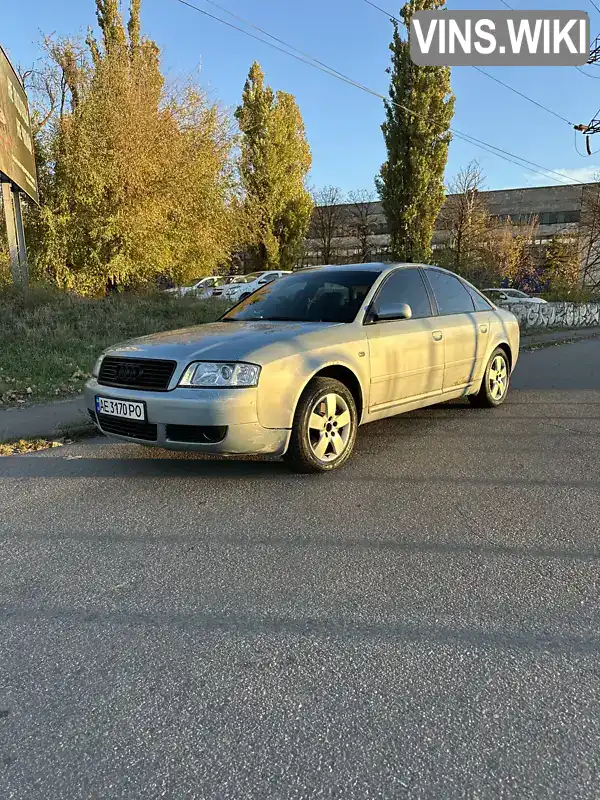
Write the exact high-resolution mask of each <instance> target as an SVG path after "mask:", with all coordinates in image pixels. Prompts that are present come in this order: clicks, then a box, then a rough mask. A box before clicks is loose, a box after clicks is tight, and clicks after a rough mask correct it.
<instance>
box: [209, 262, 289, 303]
mask: <svg viewBox="0 0 600 800" xmlns="http://www.w3.org/2000/svg"><path fill="white" fill-rule="evenodd" d="M289 274H290V271H289V270H281V269H278V270H265V271H264V272H251V273H250V274H249V275H239V276H238V277H237V278H236V279H235V281H234V282H233V283H229V284H227V285H226V286H221V287H219V288H218V289H216V290H215V291H214V292H213V297H222V298H223V299H224V300H229V301H230V302H232V303H237V302H238V301H239V300H243V299H244V298H246V297H248V296H249V295H251V294H252V292H254V291H256V289H260V287H261V286H264V285H265V284H266V283H271V282H272V281H275V280H277V278H281V277H282V276H283V275H289Z"/></svg>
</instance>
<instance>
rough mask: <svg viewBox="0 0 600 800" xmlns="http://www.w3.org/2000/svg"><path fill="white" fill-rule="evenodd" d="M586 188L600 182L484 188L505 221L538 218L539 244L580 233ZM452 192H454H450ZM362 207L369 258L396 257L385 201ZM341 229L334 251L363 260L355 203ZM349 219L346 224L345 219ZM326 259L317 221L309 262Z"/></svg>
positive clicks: (338, 256)
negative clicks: (392, 254) (353, 225)
mask: <svg viewBox="0 0 600 800" xmlns="http://www.w3.org/2000/svg"><path fill="white" fill-rule="evenodd" d="M586 187H589V188H592V189H595V190H596V191H598V190H599V189H600V184H598V183H589V184H584V185H582V184H576V185H565V186H538V187H532V188H524V189H501V190H498V191H490V192H481V197H482V199H484V201H485V203H486V205H487V208H488V211H489V213H490V215H491V217H492V219H496V220H498V221H504V220H506V219H507V218H509V217H510V219H511V221H512V222H513V223H515V224H527V223H529V222H530V221H531V220H532V219H534V218H535V219H537V226H536V229H535V238H534V242H533V243H534V244H537V245H547V244H548V243H549V242H550V241H551V239H552V237H554V236H557V235H560V236H565V235H569V234H572V235H574V236H575V235H576V234H577V231H578V229H579V222H580V218H581V209H582V198H583V194H584V192H585V189H586ZM449 197H452V195H449ZM366 205H368V208H367V207H365V208H363V209H362V218H363V220H365V219H366V220H368V230H369V237H368V244H369V259H370V260H373V261H386V260H389V258H390V253H389V233H388V226H387V222H386V219H385V215H384V213H383V209H382V207H381V203H380V202H373V203H369V204H366ZM338 208H339V211H340V213H339V215H337V219H338V220H339V223H338V225H337V229H336V234H337V235H335V237H334V239H333V241H332V247H331V250H332V251H333V252H334V253H335V260H336V261H339V262H341V263H350V262H352V261H353V260H354V261H356V260H360V259H359V256H361V255H362V253H363V250H364V249H363V248H361V247H360V243H359V242H358V241H357V239H356V237H355V236H352V235H348V231H349V228H350V227H351V224H350V223H351V220H352V215H353V213H356V208H355V206H353V205H352V204H347V205H343V206H339V207H338ZM443 220H444V213H443V211H442V213H441V214H440V216H439V218H438V224H437V226H436V230H435V232H434V236H433V249H434V250H436V249H439V248H440V247H443V246H444V243H445V241H446V240H447V239H448V236H449V231H448V230H445V229H444V227H443V226H444V221H443ZM345 223H346V224H345ZM322 260H323V242H322V239H321V238H320V237H319V236H318V234H317V233H316V226H315V224H314V221H313V225H311V231H310V233H309V236H308V238H307V242H306V248H305V254H304V259H303V265H304V266H309V265H311V264H320V263H322Z"/></svg>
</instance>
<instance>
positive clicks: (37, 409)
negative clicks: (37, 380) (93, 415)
mask: <svg viewBox="0 0 600 800" xmlns="http://www.w3.org/2000/svg"><path fill="white" fill-rule="evenodd" d="M92 428H93V423H92V420H91V419H90V416H89V414H88V412H87V408H86V406H85V403H84V400H83V397H77V398H75V399H73V400H57V401H55V402H52V403H38V404H36V405H32V406H20V407H16V408H3V409H1V410H0V442H6V441H9V440H11V439H34V438H36V437H40V438H44V439H52V438H57V437H59V436H66V435H67V434H76V433H77V434H78V433H87V432H88V431H89V430H91V429H92Z"/></svg>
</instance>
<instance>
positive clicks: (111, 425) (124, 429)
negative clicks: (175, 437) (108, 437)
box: [97, 414, 157, 442]
mask: <svg viewBox="0 0 600 800" xmlns="http://www.w3.org/2000/svg"><path fill="white" fill-rule="evenodd" d="M97 416H98V425H100V427H101V428H102V430H103V431H104V432H105V433H114V434H115V435H116V436H128V437H129V438H130V439H143V440H144V441H146V442H155V441H156V438H157V436H156V425H151V424H150V423H149V422H138V421H137V420H134V419H122V418H121V417H112V416H110V415H109V414H98V415H97Z"/></svg>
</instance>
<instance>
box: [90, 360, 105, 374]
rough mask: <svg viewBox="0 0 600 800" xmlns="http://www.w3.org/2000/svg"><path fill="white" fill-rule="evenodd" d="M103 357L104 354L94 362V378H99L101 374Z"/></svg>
mask: <svg viewBox="0 0 600 800" xmlns="http://www.w3.org/2000/svg"><path fill="white" fill-rule="evenodd" d="M103 358H104V356H100V358H99V359H98V360H97V361H96V363H95V364H94V367H93V369H92V378H97V377H98V375H100V367H101V366H102V359H103Z"/></svg>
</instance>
